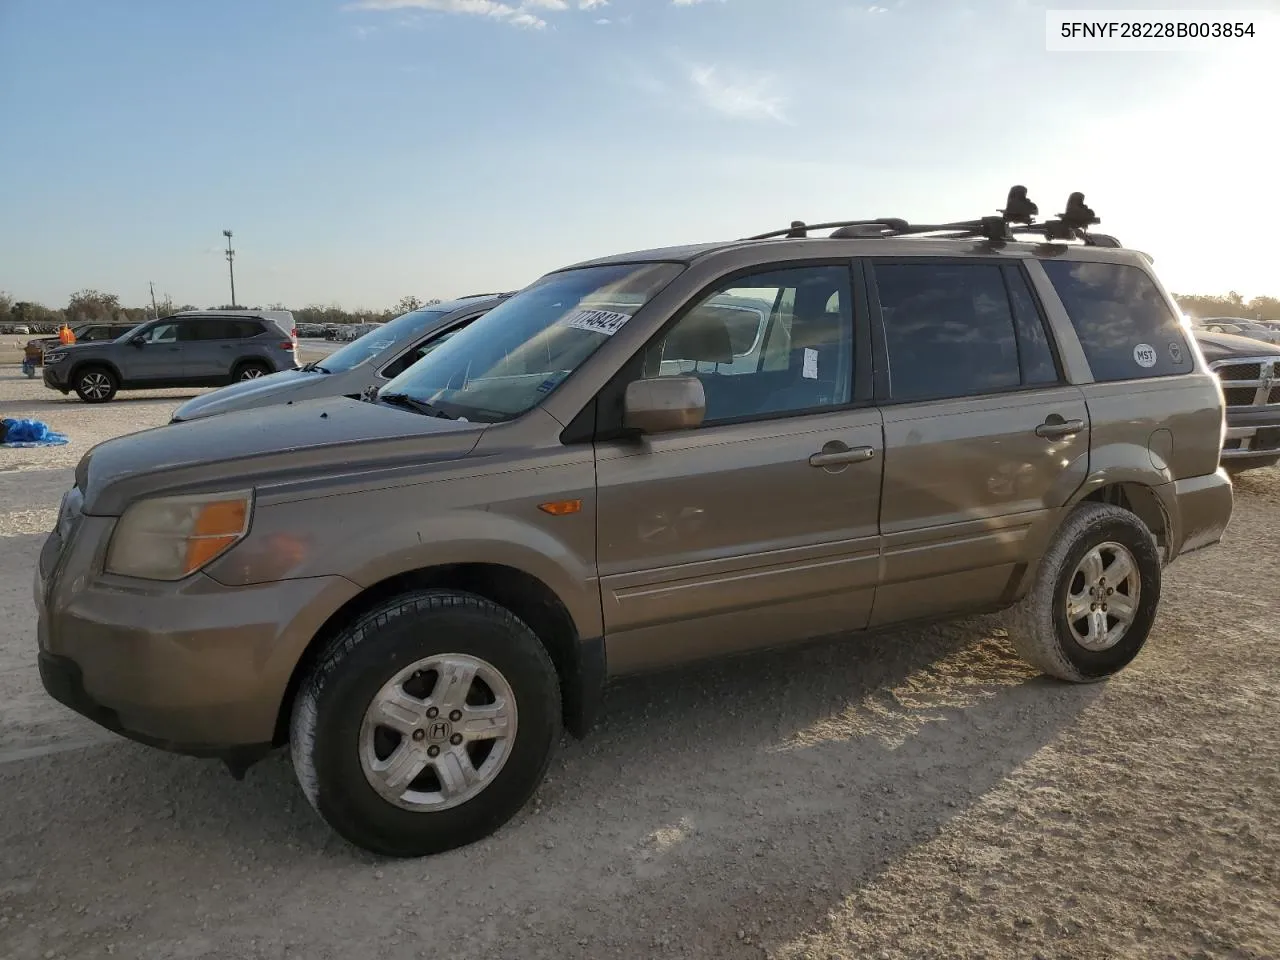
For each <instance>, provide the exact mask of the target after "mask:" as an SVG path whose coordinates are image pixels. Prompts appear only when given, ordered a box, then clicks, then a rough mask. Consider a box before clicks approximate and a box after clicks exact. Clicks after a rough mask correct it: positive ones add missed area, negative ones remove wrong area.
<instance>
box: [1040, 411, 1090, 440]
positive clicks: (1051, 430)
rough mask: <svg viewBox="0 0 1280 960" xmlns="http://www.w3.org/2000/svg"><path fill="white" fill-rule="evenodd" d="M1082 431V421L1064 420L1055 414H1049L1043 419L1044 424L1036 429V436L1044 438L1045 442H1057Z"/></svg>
mask: <svg viewBox="0 0 1280 960" xmlns="http://www.w3.org/2000/svg"><path fill="white" fill-rule="evenodd" d="M1083 429H1084V421H1083V420H1064V419H1062V417H1060V416H1058V415H1057V414H1056V413H1051V414H1049V416H1048V417H1046V418H1045V421H1044V423H1042V424H1040V426H1038V427H1036V436H1037V437H1044V438H1045V439H1046V440H1057V439H1060V438H1061V437H1069V436H1071V435H1072V434H1076V433H1079V432H1080V431H1081V430H1083Z"/></svg>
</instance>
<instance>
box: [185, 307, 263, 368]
mask: <svg viewBox="0 0 1280 960" xmlns="http://www.w3.org/2000/svg"><path fill="white" fill-rule="evenodd" d="M188 323H189V324H190V325H191V327H192V334H191V338H190V340H189V341H187V342H185V343H184V344H183V348H184V351H185V360H186V363H187V370H188V376H189V377H190V378H191V379H194V380H210V381H217V380H227V379H229V378H230V377H231V371H232V369H233V368H234V367H235V365H236V363H237V361H239V360H240V359H242V357H243V356H244V355H245V354H246V351H245V349H244V341H245V340H246V339H248V338H249V337H251V336H257V335H259V334H261V333H262V332H263V326H262V324H261V323H259V322H258V321H256V320H248V319H242V318H238V317H198V318H196V319H195V320H191V321H188Z"/></svg>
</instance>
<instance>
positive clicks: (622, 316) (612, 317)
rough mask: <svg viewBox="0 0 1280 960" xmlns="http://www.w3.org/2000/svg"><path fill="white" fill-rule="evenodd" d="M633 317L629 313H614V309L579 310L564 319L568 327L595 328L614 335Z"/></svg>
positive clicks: (598, 331)
mask: <svg viewBox="0 0 1280 960" xmlns="http://www.w3.org/2000/svg"><path fill="white" fill-rule="evenodd" d="M630 319H631V315H630V314H629V313H614V312H613V311H612V310H579V311H578V312H577V313H571V314H570V315H569V316H568V317H566V318H565V319H564V321H563V322H564V325H565V326H566V327H577V328H578V329H579V330H593V331H595V332H596V333H603V334H604V335H605V336H606V337H612V336H613V335H614V334H615V333H617V332H618V331H619V330H621V329H622V326H623V324H625V323H626V322H627V321H628V320H630Z"/></svg>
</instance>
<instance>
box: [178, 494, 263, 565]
mask: <svg viewBox="0 0 1280 960" xmlns="http://www.w3.org/2000/svg"><path fill="white" fill-rule="evenodd" d="M248 506H249V505H248V503H247V502H246V501H244V500H215V501H213V502H212V503H208V504H206V505H205V506H204V507H203V508H201V510H200V512H199V513H198V514H197V515H196V520H195V523H194V524H192V527H191V533H190V534H188V535H187V556H186V568H185V572H186V573H190V572H191V571H193V570H199V569H200V568H201V567H203V566H204V565H205V564H206V563H208V562H209V561H210V560H212V559H213V558H214V557H216V556H218V554H220V553H222V552H223V551H224V550H226V549H227V548H228V547H230V546H231V545H232V544H234V543H235V542H236V541H237V540H239V539H240V537H241V536H242V535H243V534H244V528H245V519H246V516H247V514H248Z"/></svg>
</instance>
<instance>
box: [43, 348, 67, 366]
mask: <svg viewBox="0 0 1280 960" xmlns="http://www.w3.org/2000/svg"><path fill="white" fill-rule="evenodd" d="M65 359H67V351H65V350H54V351H53V352H52V353H46V354H45V355H44V362H45V363H61V362H62V361H63V360H65Z"/></svg>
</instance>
